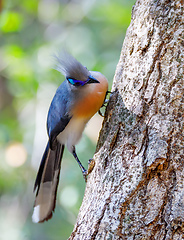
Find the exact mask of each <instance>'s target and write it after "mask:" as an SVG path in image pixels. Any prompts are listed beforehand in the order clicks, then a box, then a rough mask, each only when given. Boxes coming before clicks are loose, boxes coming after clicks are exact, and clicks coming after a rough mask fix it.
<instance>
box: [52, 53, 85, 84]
mask: <svg viewBox="0 0 184 240" xmlns="http://www.w3.org/2000/svg"><path fill="white" fill-rule="evenodd" d="M55 57H56V59H57V61H58V64H57V67H56V70H58V71H59V72H61V73H62V74H63V75H64V76H65V77H66V78H73V79H76V80H80V81H86V80H87V79H88V77H89V76H90V73H89V71H88V70H87V68H86V67H84V66H83V65H82V64H81V63H80V62H78V61H77V60H76V59H75V58H74V57H73V56H72V55H70V54H69V53H68V52H66V51H64V52H62V54H60V55H59V56H55Z"/></svg>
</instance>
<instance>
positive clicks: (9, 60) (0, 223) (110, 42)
mask: <svg viewBox="0 0 184 240" xmlns="http://www.w3.org/2000/svg"><path fill="white" fill-rule="evenodd" d="M134 2H135V0H101V1H98V0H73V1H72V0H71V1H67V0H40V1H38V0H4V1H2V0H0V8H1V12H0V239H1V240H28V239H29V240H38V239H39V240H42V239H44V240H47V239H48V240H50V239H52V240H66V239H67V238H68V237H69V236H70V234H71V232H72V229H73V225H74V223H75V220H76V217H77V213H78V210H79V207H80V205H81V202H82V198H83V194H84V190H85V183H84V180H83V177H82V174H81V171H80V169H79V167H78V166H77V163H76V162H75V160H74V159H73V157H72V156H71V155H70V154H69V153H68V152H67V151H65V154H64V158H63V161H62V171H61V178H60V184H59V190H58V197H57V207H56V210H55V213H54V216H53V218H52V219H51V220H50V221H48V222H46V223H44V224H34V223H32V221H31V214H32V206H33V202H34V194H33V184H34V180H35V177H36V172H37V169H38V166H39V162H40V159H41V157H42V153H43V151H44V148H45V145H46V141H47V135H46V127H45V126H46V115H47V111H48V108H49V104H50V101H51V99H52V97H53V95H54V93H55V90H56V88H57V87H58V86H59V85H60V84H61V82H62V81H63V80H64V78H63V76H62V75H61V74H60V73H59V72H57V71H56V70H54V69H53V68H54V66H55V61H54V58H53V55H54V54H55V53H57V52H58V51H60V50H62V49H63V48H65V49H68V50H69V51H70V53H71V54H72V55H73V56H74V57H75V58H77V59H78V60H79V61H81V63H83V64H84V65H85V66H86V67H87V68H88V69H90V70H97V71H100V72H102V73H103V74H104V75H105V76H106V77H107V78H108V80H109V84H110V86H111V84H112V79H113V75H114V72H115V68H116V65H117V63H118V60H119V55H120V51H121V47H122V43H123V38H124V35H125V32H126V29H127V27H128V25H129V23H130V18H131V9H132V6H133V4H134ZM102 120H103V119H102V118H101V117H100V116H98V115H95V117H94V118H93V119H92V121H91V122H90V123H89V124H88V126H87V128H86V130H85V133H84V136H83V138H82V140H81V142H80V143H79V144H78V145H77V152H78V156H79V158H80V159H81V161H82V162H83V164H84V166H85V167H87V161H88V159H89V158H91V157H92V156H93V154H94V152H95V145H96V141H97V138H98V132H99V129H100V126H101V122H102Z"/></svg>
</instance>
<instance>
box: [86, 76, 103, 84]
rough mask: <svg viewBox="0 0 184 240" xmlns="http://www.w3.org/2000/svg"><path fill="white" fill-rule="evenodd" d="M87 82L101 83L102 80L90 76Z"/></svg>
mask: <svg viewBox="0 0 184 240" xmlns="http://www.w3.org/2000/svg"><path fill="white" fill-rule="evenodd" d="M87 83H100V82H99V81H98V80H97V79H96V78H94V77H93V76H89V78H88V81H87Z"/></svg>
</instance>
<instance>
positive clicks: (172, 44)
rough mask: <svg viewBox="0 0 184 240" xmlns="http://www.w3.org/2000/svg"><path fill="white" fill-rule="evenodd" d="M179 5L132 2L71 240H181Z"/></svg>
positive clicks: (182, 44) (183, 144) (182, 40)
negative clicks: (126, 28)
mask: <svg viewBox="0 0 184 240" xmlns="http://www.w3.org/2000/svg"><path fill="white" fill-rule="evenodd" d="M183 72H184V2H183V0H179V1H177V0H175V1H174V0H172V1H171V0H138V1H137V2H136V4H135V6H134V7H133V10H132V19H131V23H130V26H129V28H128V30H127V33H126V37H125V40H124V43H123V48H122V51H121V56H120V60H119V63H118V66H117V69H116V73H115V77H114V82H113V89H112V91H113V93H112V94H111V97H110V101H109V104H108V107H107V110H106V115H105V119H104V123H103V128H102V130H101V132H100V137H99V141H98V145H97V151H96V154H95V156H94V160H95V166H94V168H93V170H92V172H91V173H90V174H89V176H88V181H87V185H86V190H85V196H84V199H83V203H82V206H81V208H80V212H79V215H78V218H77V222H76V224H75V227H74V230H73V232H72V234H71V236H70V238H69V239H70V240H72V239H75V240H76V239H82V240H84V239H87V240H89V239H146V240H147V239H158V240H161V239H166V240H169V239H184V81H183Z"/></svg>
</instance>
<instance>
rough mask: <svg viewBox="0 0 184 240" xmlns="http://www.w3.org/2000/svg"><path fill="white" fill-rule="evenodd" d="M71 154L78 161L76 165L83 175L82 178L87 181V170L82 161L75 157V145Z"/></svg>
mask: <svg viewBox="0 0 184 240" xmlns="http://www.w3.org/2000/svg"><path fill="white" fill-rule="evenodd" d="M72 154H73V156H74V158H75V160H76V161H77V163H78V165H79V167H80V169H81V171H82V175H83V178H84V180H85V182H87V170H86V169H85V168H84V167H83V165H82V163H81V162H80V160H79V158H78V157H77V154H76V151H75V147H73V151H72Z"/></svg>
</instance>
